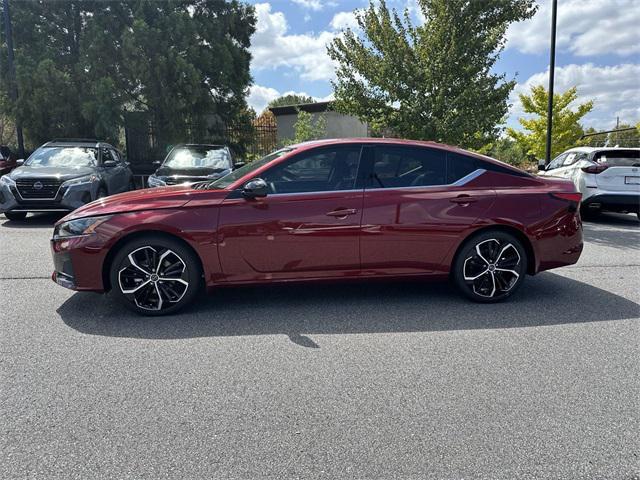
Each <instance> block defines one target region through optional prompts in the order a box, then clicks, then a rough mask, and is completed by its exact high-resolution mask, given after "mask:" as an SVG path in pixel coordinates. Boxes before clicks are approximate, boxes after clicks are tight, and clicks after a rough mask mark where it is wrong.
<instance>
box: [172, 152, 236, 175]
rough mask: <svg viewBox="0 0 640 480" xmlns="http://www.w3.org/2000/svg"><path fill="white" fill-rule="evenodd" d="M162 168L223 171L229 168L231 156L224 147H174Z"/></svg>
mask: <svg viewBox="0 0 640 480" xmlns="http://www.w3.org/2000/svg"><path fill="white" fill-rule="evenodd" d="M164 166H165V167H171V168H210V169H213V170H215V171H223V170H226V169H228V168H231V155H230V154H229V151H228V150H227V149H226V147H191V146H190V147H176V148H174V149H173V150H171V153H169V155H168V156H167V158H166V159H165V161H164Z"/></svg>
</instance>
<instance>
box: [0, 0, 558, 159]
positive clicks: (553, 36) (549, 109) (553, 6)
mask: <svg viewBox="0 0 640 480" xmlns="http://www.w3.org/2000/svg"><path fill="white" fill-rule="evenodd" d="M5 1H6V0H5ZM557 13H558V0H553V1H552V3H551V53H550V58H549V103H548V104H547V148H546V151H545V157H544V163H545V165H549V162H550V161H551V133H552V131H553V81H554V76H555V69H556V17H557Z"/></svg>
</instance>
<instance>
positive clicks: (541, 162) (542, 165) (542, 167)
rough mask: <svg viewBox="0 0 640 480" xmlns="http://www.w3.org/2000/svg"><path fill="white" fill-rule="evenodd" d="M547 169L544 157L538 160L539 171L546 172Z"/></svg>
mask: <svg viewBox="0 0 640 480" xmlns="http://www.w3.org/2000/svg"><path fill="white" fill-rule="evenodd" d="M546 169H547V164H546V163H545V161H544V159H542V158H541V159H539V160H538V171H539V172H544V171H545V170H546Z"/></svg>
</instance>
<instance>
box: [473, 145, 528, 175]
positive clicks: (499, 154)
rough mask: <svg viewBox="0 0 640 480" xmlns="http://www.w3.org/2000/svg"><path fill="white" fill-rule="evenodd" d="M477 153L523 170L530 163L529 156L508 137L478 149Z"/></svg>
mask: <svg viewBox="0 0 640 480" xmlns="http://www.w3.org/2000/svg"><path fill="white" fill-rule="evenodd" d="M479 152H480V153H482V154H484V155H488V156H490V157H493V158H496V159H498V160H501V161H503V162H505V163H509V164H511V165H514V166H516V167H521V168H525V167H528V166H530V163H531V160H530V158H529V156H528V155H527V153H526V152H525V151H524V149H523V148H522V147H521V146H520V144H518V143H517V142H516V141H515V140H512V139H511V138H508V137H501V138H498V139H496V140H495V141H493V142H491V143H488V144H487V145H485V146H484V147H483V148H481V149H479Z"/></svg>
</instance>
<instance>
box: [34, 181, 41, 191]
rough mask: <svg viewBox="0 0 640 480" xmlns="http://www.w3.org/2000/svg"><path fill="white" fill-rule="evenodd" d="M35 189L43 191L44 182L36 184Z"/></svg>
mask: <svg viewBox="0 0 640 480" xmlns="http://www.w3.org/2000/svg"><path fill="white" fill-rule="evenodd" d="M33 188H34V189H36V190H42V182H35V183H34V184H33Z"/></svg>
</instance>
